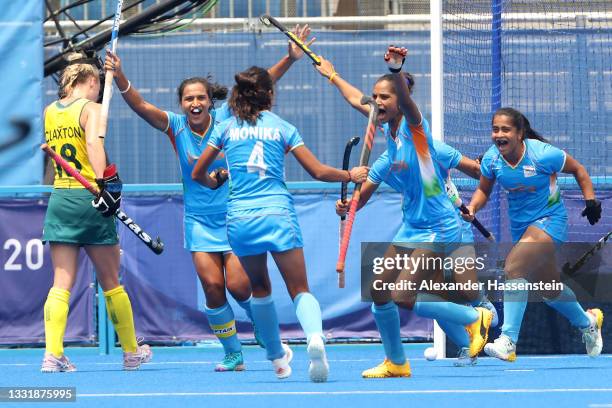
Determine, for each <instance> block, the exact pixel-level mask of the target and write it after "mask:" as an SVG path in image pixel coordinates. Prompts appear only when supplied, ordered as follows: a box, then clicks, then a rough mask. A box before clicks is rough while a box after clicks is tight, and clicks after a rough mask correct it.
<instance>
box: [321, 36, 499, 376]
mask: <svg viewBox="0 0 612 408" xmlns="http://www.w3.org/2000/svg"><path fill="white" fill-rule="evenodd" d="M406 53H407V51H406V49H405V48H396V47H389V48H388V49H387V52H386V54H385V61H387V63H388V64H389V70H390V71H391V74H387V75H383V76H382V77H380V78H379V79H378V81H377V82H376V84H375V85H374V90H373V92H372V97H373V99H374V100H375V101H376V103H377V105H378V107H379V116H378V119H379V121H380V123H381V124H382V127H383V129H384V133H385V135H386V139H387V151H386V152H385V153H383V155H382V156H381V157H380V158H379V159H378V160H377V161H376V163H375V164H374V166H373V167H372V171H371V172H370V174H369V176H368V181H367V182H366V183H365V184H364V185H363V186H362V193H361V198H360V200H359V201H360V202H359V206H363V205H364V204H365V203H366V202H367V200H368V199H369V197H370V196H371V194H372V193H373V191H374V190H375V189H376V188H377V187H378V185H379V184H380V183H381V182H382V181H386V182H387V183H389V184H390V185H391V186H392V187H393V188H394V189H396V190H397V191H400V192H402V194H403V196H404V198H403V208H402V210H403V211H402V212H403V224H402V227H401V228H400V230H399V231H398V233H397V234H396V236H395V237H394V239H393V242H394V245H392V246H391V247H390V248H389V251H388V253H387V254H385V256H386V257H392V256H394V254H395V253H397V252H403V253H406V251H408V252H411V253H410V255H411V256H412V257H417V256H424V257H431V256H432V255H434V254H435V253H437V252H439V249H437V248H440V247H445V246H448V247H452V246H453V245H450V246H449V245H448V244H451V243H460V242H461V228H460V224H459V218H458V216H457V214H456V211H455V209H454V208H453V206H452V204H451V203H450V200H449V199H448V197H447V195H446V193H445V189H444V177H443V174H442V172H441V169H440V166H439V165H435V164H434V163H435V162H436V161H437V160H438V159H437V153H436V150H435V148H434V145H433V138H432V136H431V131H430V129H429V124H428V122H427V120H426V119H425V118H423V117H422V115H421V113H420V111H419V109H418V107H417V105H416V104H415V103H414V101H413V100H412V98H411V96H410V94H411V87H412V86H413V84H414V82H413V80H412V77H411V76H409V75H402V73H401V67H402V65H403V61H404V58H405V56H406ZM317 70H318V71H319V73H320V74H321V75H323V76H324V77H326V78H328V79H329V80H330V82H331V83H332V84H333V85H335V86H336V87H337V88H338V90H339V91H340V93H341V94H342V96H343V97H344V98H345V99H346V100H347V102H348V103H349V104H350V105H351V106H353V107H354V108H355V109H357V110H358V111H360V112H361V113H363V114H364V115H368V113H369V107H367V106H364V105H361V103H360V99H361V97H362V95H363V94H362V93H361V92H360V91H359V90H358V89H356V88H355V87H353V86H352V85H351V84H349V83H348V82H347V81H345V80H344V79H342V78H341V77H340V76H339V75H338V74H337V72H336V71H335V69H334V67H333V65H332V64H331V63H330V62H329V61H327V60H325V59H324V58H322V63H321V65H320V66H319V67H317ZM471 167H472V168H470V167H469V165H468V166H466V168H465V169H464V170H466V171H468V172H472V173H473V172H474V169H473V167H474V166H473V165H472V166H471ZM474 175H475V174H474ZM345 208H346V207H345ZM427 243H431V244H427ZM408 248H410V249H408ZM432 249H433V250H432ZM426 272H427V271H423V270H418V271H416V273H415V274H414V276H413V279H414V278H416V279H418V278H422V277H423V274H424V273H426ZM438 272H441V271H438ZM429 278H431V275H430V277H429ZM394 300H396V301H397V299H394ZM397 303H400V304H402V305H406V304H407V306H408V307H413V309H414V311H415V312H416V313H417V315H419V316H423V317H428V318H432V319H436V320H438V322H439V323H442V322H444V323H443V324H446V327H445V329H447V331H449V336H451V338H453V339H454V340H455V341H458V344H459V346H460V347H463V346H464V347H466V350H467V351H466V354H467V356H466V358H462V359H461V360H460V361H461V364H462V365H467V364H464V361H465V360H468V361H470V358H471V357H475V356H477V355H478V353H479V352H480V351H481V350H482V348H483V346H484V344H485V343H486V338H487V335H488V329H489V326H490V324H491V320H492V313H491V311H489V310H487V309H486V308H483V307H476V308H474V307H472V306H464V305H459V304H455V303H452V302H447V301H444V300H443V299H442V298H440V297H439V296H437V295H436V294H432V293H424V292H422V293H418V294H417V295H416V299H415V300H411V301H410V302H406V301H405V300H401V301H397ZM372 312H373V314H374V319H375V321H376V325H377V327H378V330H379V331H380V336H381V341H382V343H383V346H384V350H385V355H386V358H385V360H384V361H383V363H381V364H380V365H378V366H376V367H374V368H371V369H369V370H366V371H364V372H363V373H362V376H363V377H365V378H385V377H409V376H410V375H411V371H410V365H409V363H408V360H407V359H406V356H405V354H404V349H403V347H402V342H401V338H400V326H399V310H398V307H397V304H396V302H393V301H383V300H382V299H380V298H377V297H374V303H373V304H372ZM449 328H452V330H450V329H449ZM455 332H457V333H458V334H457V335H454V333H455ZM457 339H459V340H457Z"/></svg>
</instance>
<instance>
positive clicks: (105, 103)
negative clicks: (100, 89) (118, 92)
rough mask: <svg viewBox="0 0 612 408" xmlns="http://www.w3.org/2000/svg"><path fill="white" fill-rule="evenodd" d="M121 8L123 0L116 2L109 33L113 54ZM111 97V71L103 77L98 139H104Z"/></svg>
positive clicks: (115, 46)
mask: <svg viewBox="0 0 612 408" xmlns="http://www.w3.org/2000/svg"><path fill="white" fill-rule="evenodd" d="M122 8H123V0H117V8H116V9H115V18H114V20H113V29H112V31H111V40H110V51H111V52H112V53H113V54H114V53H115V50H116V48H117V37H118V35H119V23H120V21H121V9H122ZM112 97H113V71H110V70H107V71H106V76H105V77H104V93H103V94H102V108H101V110H100V127H99V129H98V132H99V133H98V137H100V138H102V139H104V138H105V137H106V128H107V124H108V110H109V108H110V101H111V98H112Z"/></svg>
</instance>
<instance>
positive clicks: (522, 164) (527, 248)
mask: <svg viewBox="0 0 612 408" xmlns="http://www.w3.org/2000/svg"><path fill="white" fill-rule="evenodd" d="M491 139H492V141H493V146H491V147H490V148H489V150H488V151H487V152H486V154H485V155H484V157H483V159H482V163H481V171H482V176H481V177H480V185H479V187H478V189H476V191H475V192H474V195H473V197H472V200H471V202H470V205H469V206H468V209H469V210H470V215H468V216H467V217H466V219H468V220H471V219H473V216H474V214H475V213H476V212H477V211H478V210H480V209H481V208H482V207H483V206H484V205H485V204H486V202H487V200H488V198H489V195H490V194H491V191H492V189H493V186H494V184H495V182H496V181H498V182H499V183H500V184H501V186H502V187H503V188H504V190H505V191H506V192H507V197H508V214H509V218H510V227H511V233H512V240H513V242H515V246H514V247H513V249H512V250H511V251H510V253H509V254H508V257H507V258H506V263H505V268H504V272H505V275H506V279H507V281H506V283H508V284H511V285H513V286H514V287H516V289H512V290H505V291H504V324H503V326H502V334H501V336H500V337H499V338H497V339H496V340H495V341H494V342H493V343H490V344H487V345H486V347H485V353H487V354H488V355H490V356H492V357H497V358H499V359H501V360H505V361H514V360H515V359H516V343H517V341H518V338H519V332H520V329H521V322H522V320H523V314H524V313H525V307H526V305H527V299H528V291H527V290H526V289H521V286H523V287H525V286H526V285H525V284H526V283H527V278H528V277H530V276H534V275H537V274H539V275H542V271H545V272H547V276H544V277H543V279H546V280H548V281H550V280H551V279H556V280H557V281H558V280H559V279H558V278H559V272H558V269H557V268H556V265H555V264H554V259H555V246H556V244H559V243H563V242H565V240H566V238H567V212H566V210H565V206H564V205H563V200H562V199H561V194H560V191H559V188H558V186H557V182H556V180H557V173H559V172H561V173H568V174H572V175H573V176H574V178H575V179H576V181H577V182H578V185H579V186H580V188H581V190H582V194H583V196H584V199H585V200H586V207H585V209H584V211H583V212H582V215H583V216H586V217H587V219H588V220H589V223H591V225H594V224H595V223H596V222H597V221H599V219H600V217H601V203H600V202H599V201H598V200H597V199H596V198H595V193H594V191H593V184H592V183H591V179H590V177H589V175H588V173H587V171H586V170H585V168H584V167H583V166H582V165H581V164H580V163H579V162H578V161H577V160H576V159H574V158H573V157H571V156H570V155H569V154H567V153H566V152H564V151H563V150H561V149H558V148H556V147H554V146H551V145H550V144H549V143H547V142H546V141H545V140H544V139H543V138H542V137H541V136H540V135H539V134H538V133H537V132H536V131H535V130H533V129H532V128H531V125H530V123H529V120H527V118H526V117H525V116H524V115H523V114H522V113H521V112H519V111H517V110H515V109H512V108H501V109H499V110H498V111H497V112H495V114H494V115H493V119H492V132H491ZM515 284H516V285H515ZM543 296H544V300H545V302H546V303H547V304H548V305H549V306H551V307H552V308H553V309H555V310H557V311H558V312H559V313H561V314H562V315H563V316H565V317H566V318H567V319H568V320H569V321H570V323H571V324H572V325H573V326H575V327H578V328H579V329H580V330H581V331H582V339H583V342H584V343H585V345H586V350H587V354H588V355H589V356H591V357H596V356H598V355H599V354H600V353H601V349H602V347H603V340H602V337H601V326H602V323H603V313H602V312H601V310H599V309H590V310H587V311H585V310H584V309H583V308H582V307H581V306H580V304H579V303H578V301H577V300H576V296H575V294H574V292H573V291H572V289H571V288H570V287H568V286H566V285H563V289H562V290H561V291H556V292H545V293H543Z"/></svg>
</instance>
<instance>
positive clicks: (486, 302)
mask: <svg viewBox="0 0 612 408" xmlns="http://www.w3.org/2000/svg"><path fill="white" fill-rule="evenodd" d="M478 307H484V308H485V309H487V310H489V311H490V312H491V313H492V314H493V317H492V318H491V327H497V325H498V324H499V317H498V316H497V309H495V306H493V303H491V301H490V300H489V298H488V297H486V296H483V297H482V300H481V301H480V304H479V305H478Z"/></svg>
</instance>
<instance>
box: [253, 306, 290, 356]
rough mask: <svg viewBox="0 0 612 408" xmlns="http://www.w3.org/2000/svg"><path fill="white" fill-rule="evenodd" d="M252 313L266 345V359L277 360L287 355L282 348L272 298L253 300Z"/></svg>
mask: <svg viewBox="0 0 612 408" xmlns="http://www.w3.org/2000/svg"><path fill="white" fill-rule="evenodd" d="M251 312H252V313H253V323H255V325H257V330H258V331H259V335H260V336H261V338H262V340H263V342H264V344H265V345H266V357H267V358H268V360H276V359H277V358H281V357H282V356H284V355H285V351H284V350H283V347H282V346H281V339H280V330H279V328H278V316H277V315H276V308H275V307H274V301H273V300H272V296H266V297H262V298H256V297H254V298H253V299H251Z"/></svg>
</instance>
